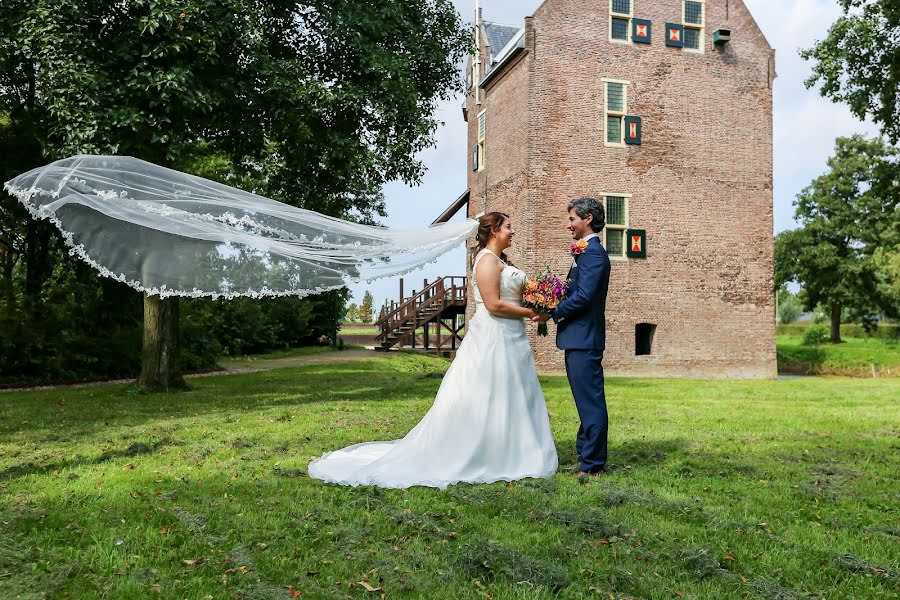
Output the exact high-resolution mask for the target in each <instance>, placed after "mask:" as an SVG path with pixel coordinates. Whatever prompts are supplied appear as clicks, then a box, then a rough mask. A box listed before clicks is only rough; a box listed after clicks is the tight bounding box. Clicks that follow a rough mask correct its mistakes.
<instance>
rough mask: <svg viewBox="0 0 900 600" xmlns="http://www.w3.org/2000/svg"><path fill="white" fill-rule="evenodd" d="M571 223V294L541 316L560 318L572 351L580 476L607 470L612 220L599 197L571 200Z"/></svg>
mask: <svg viewBox="0 0 900 600" xmlns="http://www.w3.org/2000/svg"><path fill="white" fill-rule="evenodd" d="M568 210H569V225H568V227H567V229H568V230H569V232H570V233H571V234H572V239H573V240H575V243H573V244H572V254H573V255H574V256H575V262H574V264H573V265H572V268H571V269H570V270H569V275H568V280H569V296H568V297H567V298H566V299H565V300H563V301H562V302H561V303H560V304H559V306H558V307H556V309H555V310H553V312H551V313H550V314H549V315H541V316H540V317H535V320H539V321H546V320H547V319H550V318H552V319H553V322H554V323H556V325H557V328H556V346H557V347H558V348H559V349H560V350H564V351H565V353H566V376H567V377H568V378H569V386H570V387H571V388H572V395H573V396H574V397H575V406H576V407H577V408H578V416H579V418H580V419H581V426H580V427H579V428H578V438H577V440H576V442H575V449H576V450H577V451H578V458H579V471H578V475H579V476H590V475H600V474H601V473H603V472H604V471H606V439H607V432H608V417H607V413H606V394H605V392H604V390H603V365H602V364H601V361H602V360H603V350H604V349H605V348H606V291H607V288H608V287H609V255H607V254H606V250H604V248H603V245H602V244H601V243H600V232H601V231H602V230H603V227H604V225H605V224H606V219H605V216H604V211H603V205H602V204H600V202H599V201H597V200H596V199H594V198H578V199H577V200H572V201H571V202H569V206H568Z"/></svg>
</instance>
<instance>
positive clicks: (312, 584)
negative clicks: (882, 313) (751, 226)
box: [0, 354, 900, 600]
mask: <svg viewBox="0 0 900 600" xmlns="http://www.w3.org/2000/svg"><path fill="white" fill-rule="evenodd" d="M446 365H447V363H446V362H445V361H442V360H440V359H434V358H429V357H425V356H419V355H413V354H397V355H390V356H385V355H381V357H380V358H379V359H378V360H372V361H365V362H356V363H344V364H335V365H311V366H307V367H301V368H294V369H282V370H277V371H269V372H262V373H253V374H244V375H230V376H220V377H210V378H204V379H196V380H192V381H191V386H192V388H193V389H192V390H191V391H189V392H186V393H181V394H171V395H140V394H136V393H133V392H130V391H129V390H128V389H127V388H125V387H123V386H108V387H94V388H82V389H75V390H73V389H67V390H59V391H39V392H15V393H4V394H0V598H3V599H4V600H6V599H11V598H19V597H21V598H39V597H43V596H42V594H46V596H47V597H51V598H61V597H73V598H172V599H181V598H189V599H192V600H193V599H198V600H199V599H202V598H213V599H219V598H244V599H263V598H273V599H275V598H291V597H293V593H292V590H293V592H299V593H300V594H301V595H300V596H299V597H301V598H313V599H321V598H325V599H327V598H378V597H381V596H384V597H386V598H401V597H403V598H405V597H409V598H427V599H433V598H439V599H445V598H446V599H456V598H472V599H476V598H480V599H484V598H494V599H496V600H500V599H513V598H520V599H532V598H557V597H558V598H613V599H616V598H666V599H670V598H680V597H684V598H709V599H717V600H720V599H730V598H779V599H795V598H835V599H842V600H843V599H860V598H896V597H897V592H898V589H900V544H898V536H900V483H898V480H897V477H896V474H897V473H898V472H900V456H898V455H900V453H898V448H900V446H898V436H900V412H898V398H900V379H897V378H886V379H845V378H797V379H792V380H780V381H761V382H760V381H757V382H722V381H684V380H642V379H613V380H611V381H609V382H608V399H609V405H610V414H611V422H612V433H611V461H612V468H611V470H610V473H609V474H608V475H607V476H606V477H604V478H602V479H594V480H590V481H584V480H579V479H577V478H576V477H574V476H573V475H571V471H572V470H573V469H574V467H575V464H574V456H573V439H574V436H575V432H576V429H577V426H578V422H577V416H576V413H575V409H574V406H573V403H572V400H571V395H570V392H569V390H568V386H567V383H566V381H565V379H564V378H562V377H546V378H542V382H543V385H544V390H545V392H546V395H547V400H548V403H549V406H550V411H551V419H552V423H553V428H554V435H555V437H556V439H557V444H558V449H559V452H560V458H561V462H562V465H561V469H560V473H559V474H557V476H556V477H555V478H553V479H550V480H528V481H522V482H518V483H516V484H511V485H505V484H494V485H458V486H452V487H451V488H450V489H448V490H446V491H439V490H432V489H423V488H414V489H411V490H379V489H374V488H356V489H353V488H341V487H335V486H330V485H325V484H322V483H320V482H318V481H315V480H311V479H310V478H308V477H307V476H305V469H306V466H307V464H308V462H309V460H310V459H312V458H313V457H315V456H317V455H319V454H320V453H322V452H324V451H327V450H331V449H334V448H337V447H340V446H344V445H347V444H351V443H355V442H359V441H363V440H376V439H390V438H395V437H398V436H402V435H403V434H404V433H405V432H406V431H408V430H409V429H410V428H411V427H412V426H413V425H415V423H416V422H417V421H418V420H419V419H420V418H421V416H422V414H424V412H425V411H426V410H427V409H428V407H429V404H430V402H431V400H432V398H433V395H434V393H435V391H436V389H437V387H438V385H439V383H440V380H439V377H438V376H436V375H435V373H437V372H440V371H442V370H444V369H445V368H446Z"/></svg>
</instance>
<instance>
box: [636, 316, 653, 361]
mask: <svg viewBox="0 0 900 600" xmlns="http://www.w3.org/2000/svg"><path fill="white" fill-rule="evenodd" d="M655 334H656V325H654V324H653V323H638V324H637V325H635V326H634V354H635V356H647V355H649V354H652V350H653V336H654V335H655Z"/></svg>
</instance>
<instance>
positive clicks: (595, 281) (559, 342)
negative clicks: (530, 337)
mask: <svg viewBox="0 0 900 600" xmlns="http://www.w3.org/2000/svg"><path fill="white" fill-rule="evenodd" d="M609 268H610V265H609V255H608V254H607V253H606V250H605V249H604V248H603V244H601V243H600V238H597V237H595V238H591V239H590V240H588V246H587V248H585V250H584V252H582V253H581V254H579V255H578V256H576V257H575V264H574V265H573V266H572V269H571V270H570V271H569V275H568V279H569V296H568V297H567V298H566V299H565V300H563V301H562V302H560V304H559V306H557V307H556V309H555V310H554V311H553V312H551V313H550V316H551V318H552V319H553V322H554V323H556V325H557V327H556V346H557V347H558V348H559V349H561V350H601V351H602V350H605V349H606V292H607V290H608V289H609Z"/></svg>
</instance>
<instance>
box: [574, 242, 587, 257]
mask: <svg viewBox="0 0 900 600" xmlns="http://www.w3.org/2000/svg"><path fill="white" fill-rule="evenodd" d="M587 247H588V243H587V241H586V240H578V241H577V242H572V256H578V255H579V254H581V253H582V252H584V251H585V249H586V248H587Z"/></svg>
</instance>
